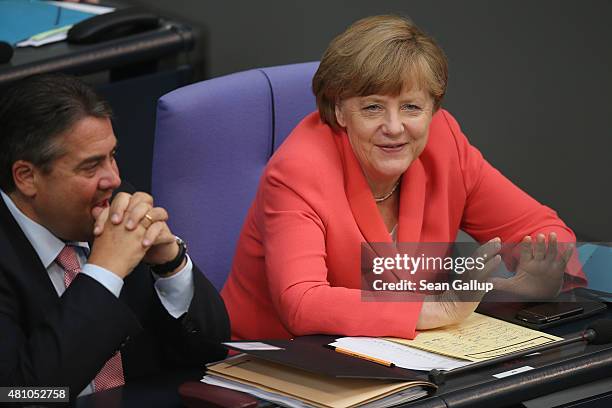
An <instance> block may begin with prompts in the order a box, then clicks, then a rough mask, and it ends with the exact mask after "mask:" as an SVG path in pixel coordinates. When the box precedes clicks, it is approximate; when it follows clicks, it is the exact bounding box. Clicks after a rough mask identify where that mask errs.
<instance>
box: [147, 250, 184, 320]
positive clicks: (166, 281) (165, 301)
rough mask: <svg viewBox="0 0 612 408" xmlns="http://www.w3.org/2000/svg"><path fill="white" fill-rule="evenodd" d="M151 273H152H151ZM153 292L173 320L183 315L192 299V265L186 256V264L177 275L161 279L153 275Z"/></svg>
mask: <svg viewBox="0 0 612 408" xmlns="http://www.w3.org/2000/svg"><path fill="white" fill-rule="evenodd" d="M152 273H153V272H152ZM153 277H154V278H155V285H154V286H155V291H156V292H157V296H159V300H160V301H161V303H162V305H164V307H165V308H166V310H167V311H168V313H170V315H171V316H172V317H174V318H175V319H178V318H179V317H180V316H182V315H183V314H185V313H186V312H187V310H188V309H189V305H190V304H191V299H193V293H194V285H193V263H192V262H191V258H189V255H187V263H186V264H185V266H184V267H183V269H181V270H180V271H179V272H178V273H176V274H174V275H172V276H170V277H168V278H162V277H160V276H159V275H157V274H155V273H153Z"/></svg>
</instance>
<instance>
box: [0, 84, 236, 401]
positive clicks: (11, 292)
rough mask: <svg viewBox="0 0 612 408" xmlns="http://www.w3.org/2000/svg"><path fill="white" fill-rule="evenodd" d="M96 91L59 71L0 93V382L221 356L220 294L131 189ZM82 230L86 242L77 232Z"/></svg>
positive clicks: (138, 372) (77, 386)
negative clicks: (122, 189) (125, 183)
mask: <svg viewBox="0 0 612 408" xmlns="http://www.w3.org/2000/svg"><path fill="white" fill-rule="evenodd" d="M110 115H111V111H110V108H109V106H108V104H107V103H106V102H105V101H104V100H102V99H101V98H100V97H99V96H98V95H96V94H95V92H94V91H93V90H92V89H91V88H90V87H88V86H87V85H85V84H83V83H82V82H81V81H79V80H77V79H75V78H72V77H68V76H63V75H43V76H36V77H31V78H28V79H26V80H24V81H21V82H20V83H18V84H16V85H15V86H13V87H12V88H11V89H9V90H8V91H6V92H5V93H4V94H3V95H2V97H1V98H0V194H1V196H2V197H1V199H0V385H1V386H69V387H70V392H71V394H72V397H74V396H76V395H77V394H79V393H81V394H85V393H89V392H94V391H99V390H103V389H107V388H112V387H115V386H119V385H122V384H124V383H125V382H129V381H130V380H133V379H135V378H138V377H142V376H147V375H153V374H155V373H157V372H160V371H164V370H171V369H176V368H181V367H190V366H192V367H200V368H201V367H203V365H204V363H206V362H208V361H213V360H218V359H222V358H224V357H225V355H226V352H225V350H224V348H223V347H222V346H221V345H220V342H222V341H225V340H226V339H227V338H228V337H229V322H228V318H227V312H226V310H225V306H224V304H223V301H222V300H221V298H220V297H219V295H218V293H217V292H216V290H215V289H214V287H213V286H212V285H211V284H210V283H209V282H208V280H207V279H206V278H205V277H204V275H203V274H202V273H201V272H200V271H199V270H198V268H197V267H196V266H195V265H193V264H192V262H191V260H190V259H189V257H188V256H187V255H186V246H185V244H184V243H183V242H182V241H181V240H180V239H179V238H177V237H175V236H174V235H173V234H172V233H171V232H170V229H169V228H168V225H167V224H166V220H167V218H168V214H167V213H166V211H165V210H164V209H163V208H160V207H155V206H154V204H153V199H152V197H151V196H150V195H148V194H145V193H135V194H128V193H124V192H122V193H118V194H116V195H115V196H114V198H113V196H112V194H113V192H114V190H116V189H117V188H119V186H120V184H121V179H120V178H119V172H118V169H117V164H116V162H115V158H114V155H115V152H116V149H117V140H116V138H115V135H114V133H113V129H112V126H111V122H110ZM90 244H91V246H90Z"/></svg>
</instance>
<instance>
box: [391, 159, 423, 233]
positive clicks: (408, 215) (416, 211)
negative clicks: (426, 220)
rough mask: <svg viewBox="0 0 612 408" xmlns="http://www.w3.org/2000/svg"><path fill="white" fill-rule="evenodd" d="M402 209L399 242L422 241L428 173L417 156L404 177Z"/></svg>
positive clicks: (400, 212)
mask: <svg viewBox="0 0 612 408" xmlns="http://www.w3.org/2000/svg"><path fill="white" fill-rule="evenodd" d="M401 187H402V189H401V191H400V205H399V207H400V210H399V220H398V228H399V231H398V235H397V240H398V242H420V241H421V240H422V238H423V237H422V230H423V217H424V215H425V214H424V212H425V194H426V192H427V174H426V173H425V168H424V167H423V162H422V161H421V160H420V159H419V158H417V159H416V160H414V161H413V162H412V164H410V167H408V170H406V172H405V173H404V177H402V185H401Z"/></svg>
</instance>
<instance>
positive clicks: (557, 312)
mask: <svg viewBox="0 0 612 408" xmlns="http://www.w3.org/2000/svg"><path fill="white" fill-rule="evenodd" d="M583 311H584V308H583V307H582V306H581V305H580V304H576V303H572V302H550V303H541V304H539V305H535V306H529V307H526V308H524V309H521V310H519V311H518V312H517V313H516V318H517V319H519V320H522V321H524V322H527V323H534V324H544V323H550V322H554V321H556V320H561V319H565V318H567V317H570V316H576V315H579V314H581V313H582V312H583Z"/></svg>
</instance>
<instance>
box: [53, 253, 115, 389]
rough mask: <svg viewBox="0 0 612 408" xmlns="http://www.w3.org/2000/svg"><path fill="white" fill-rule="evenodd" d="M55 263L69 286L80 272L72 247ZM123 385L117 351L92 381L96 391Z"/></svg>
mask: <svg viewBox="0 0 612 408" xmlns="http://www.w3.org/2000/svg"><path fill="white" fill-rule="evenodd" d="M55 262H57V264H58V265H59V266H61V267H62V268H63V269H64V285H65V286H66V288H67V287H68V286H70V284H71V283H72V281H73V280H74V278H75V277H76V276H77V274H78V273H79V272H81V265H80V264H79V259H78V257H77V253H76V250H75V248H74V246H71V245H66V246H65V247H64V249H62V251H61V252H60V253H59V255H58V256H57V258H56V259H55ZM123 384H125V381H124V377H123V364H121V352H119V351H117V352H116V353H115V354H114V355H113V356H112V357H111V358H110V359H109V360H108V361H107V362H106V364H104V367H102V369H101V370H100V372H99V373H98V375H96V378H95V379H94V387H95V390H96V391H103V390H107V389H109V388H114V387H119V386H121V385H123Z"/></svg>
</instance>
